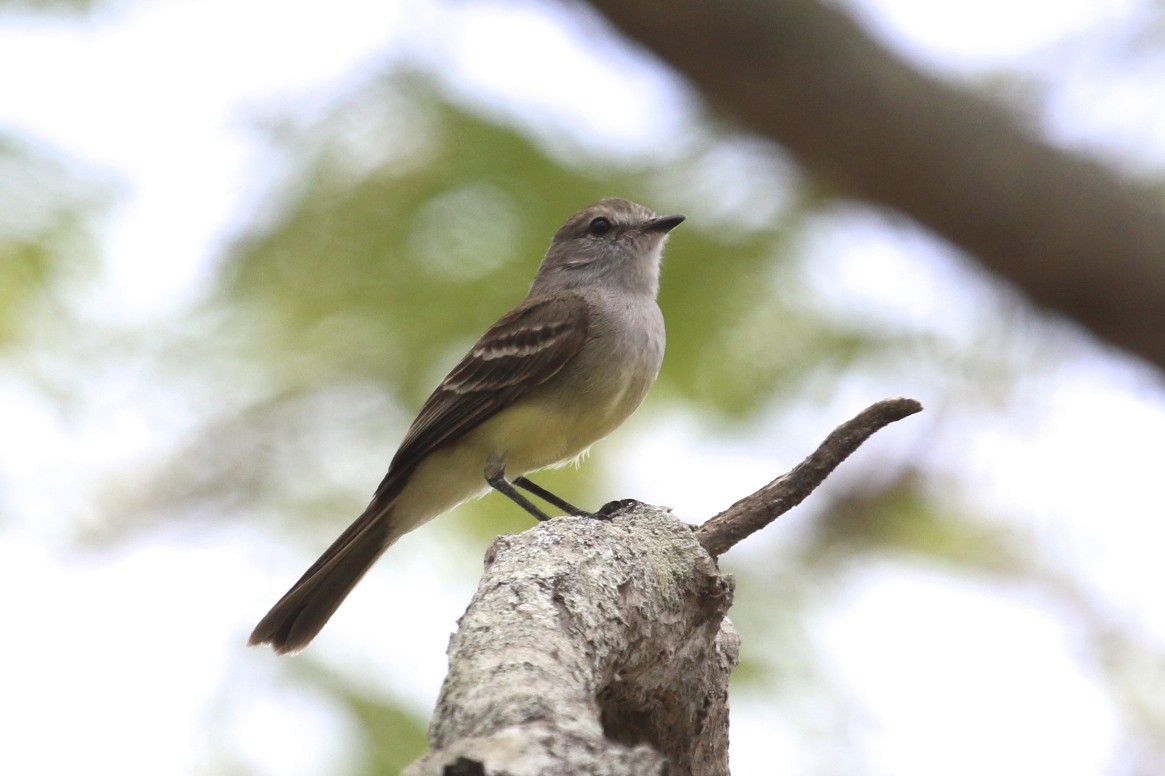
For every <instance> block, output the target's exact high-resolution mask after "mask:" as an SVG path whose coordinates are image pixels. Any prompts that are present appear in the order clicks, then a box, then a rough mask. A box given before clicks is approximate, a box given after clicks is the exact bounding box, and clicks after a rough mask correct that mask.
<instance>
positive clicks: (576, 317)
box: [376, 292, 589, 498]
mask: <svg viewBox="0 0 1165 776" xmlns="http://www.w3.org/2000/svg"><path fill="white" fill-rule="evenodd" d="M588 320H589V316H588V306H587V303H586V301H585V300H583V298H582V297H581V296H579V295H578V294H574V293H570V292H563V293H558V294H552V295H549V296H542V297H537V298H534V299H527V300H526V301H524V302H523V303H522V304H520V305H518V306H517V307H515V308H514V309H513V310H511V311H510V312H508V313H507V314H506V315H504V316H503V317H502V318H501V319H500V320H499V321H498V322H497V323H495V324H494V325H493V326H491V327H490V329H489V331H487V332H486V333H485V334H483V335H482V337H481V339H479V340H478V341H477V344H475V345H474V346H473V347H472V348H471V349H470V351H469V352H468V353H467V354H465V357H464V358H462V359H461V362H460V363H459V364H458V365H457V366H455V367H454V368H453V370H452V371H451V372H450V373H449V374H448V375H447V376H446V377H445V379H444V380H442V381H441V384H440V385H439V386H437V389H436V390H435V391H433V393H432V395H431V396H429V398H428V400H426V401H425V404H424V405H423V406H422V407H421V410H420V412H419V413H418V414H417V419H416V420H414V421H413V424H412V426H410V427H409V430H408V433H407V434H405V438H404V441H403V442H402V443H401V446H400V449H399V450H398V451H397V453H396V456H394V457H393V459H392V464H391V465H390V466H389V469H388V474H387V475H386V476H385V478H384V481H383V482H382V483H381V485H380V487H379V488H377V491H376V495H377V496H378V497H380V498H383V497H384V496H391V495H393V491H395V490H396V489H397V488H398V487H400V485H401V484H403V481H404V480H405V479H407V477H408V474H409V473H411V471H412V470H413V468H414V467H416V465H417V464H418V463H420V462H421V461H422V460H423V459H424V458H425V456H427V455H428V454H429V453H431V452H432V451H433V450H435V449H437V448H438V447H441V446H443V445H446V444H449V443H451V442H453V441H455V440H457V439H460V438H461V437H462V436H464V435H465V434H467V433H468V432H470V431H472V430H473V429H474V428H477V427H478V426H479V425H481V424H482V423H484V422H485V421H486V420H488V419H489V418H491V417H493V416H494V415H496V414H497V413H498V412H500V411H502V410H503V409H505V408H506V407H508V406H510V405H511V404H513V403H514V401H516V400H517V399H518V398H519V397H520V396H522V395H523V394H525V393H526V392H528V391H529V390H530V389H532V388H534V387H535V386H537V385H540V384H541V383H543V382H545V381H546V380H548V379H550V378H551V377H552V376H554V375H555V374H556V373H557V372H558V370H560V369H562V367H563V366H564V365H565V364H566V363H567V362H568V361H570V359H571V358H573V357H574V355H575V354H576V353H578V352H579V350H580V349H581V348H582V346H583V343H584V342H586V338H587V324H588Z"/></svg>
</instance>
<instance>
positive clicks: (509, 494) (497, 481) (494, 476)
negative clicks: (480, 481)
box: [485, 470, 550, 522]
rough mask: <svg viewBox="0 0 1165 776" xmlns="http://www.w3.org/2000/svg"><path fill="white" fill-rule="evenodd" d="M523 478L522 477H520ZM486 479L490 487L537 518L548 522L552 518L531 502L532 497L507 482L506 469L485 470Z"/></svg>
mask: <svg viewBox="0 0 1165 776" xmlns="http://www.w3.org/2000/svg"><path fill="white" fill-rule="evenodd" d="M519 479H521V478H519ZM485 481H486V482H488V483H489V485H490V487H491V488H493V489H494V490H496V491H497V492H499V493H502V494H504V495H505V496H506V498H508V499H509V500H510V501H513V502H514V503H515V504H517V505H518V506H520V507H521V508H522V509H524V510H526V511H527V512H529V513H530V514H531V515H533V517H534V519H535V520H538V521H540V522H546V521H547V520H549V519H550V515H548V514H546V513H545V512H543V511H542V510H541V509H539V508H538V507H536V506H534V504H533V503H531V501H530V499H528V498H526V497H525V496H523V495H522V494H521V493H519V492H518V491H516V490H514V486H513V485H511V484H510V483H508V482H506V474H505V472H504V471H498V472H493V473H491V472H490V471H489V470H486V472H485Z"/></svg>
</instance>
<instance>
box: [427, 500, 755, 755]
mask: <svg viewBox="0 0 1165 776" xmlns="http://www.w3.org/2000/svg"><path fill="white" fill-rule="evenodd" d="M732 591H733V583H732V579H731V577H726V576H723V575H721V574H720V572H719V570H718V569H717V568H716V564H715V562H714V561H713V560H712V559H711V558H710V557H709V556H708V554H707V553H706V552H705V551H704V550H703V548H702V547H701V546H700V545H699V543H698V542H697V541H696V540H695V537H694V536H693V533H692V531H691V529H690V528H689V527H688V526H687V525H685V524H683V523H681V522H679V521H678V520H676V519H675V518H674V517H672V516H671V515H670V514H669V513H668V512H667V511H665V510H662V509H659V508H655V507H646V506H642V505H640V506H639V507H637V508H636V509H635V510H634V511H631V512H627V513H623V514H620V515H618V516H616V517H615V518H614V519H612V520H611V521H601V520H594V519H589V518H574V517H564V518H558V519H555V520H552V521H550V522H548V523H545V524H541V525H538V526H536V527H534V528H532V529H531V530H529V531H526V532H524V533H521V534H518V535H515V536H503V537H501V538H499V539H498V540H497V542H495V544H494V546H493V547H492V548H491V550H490V553H489V555H488V556H487V559H486V571H485V576H484V577H483V579H482V582H481V585H480V586H479V588H478V591H477V594H476V595H475V596H474V599H473V602H472V603H471V604H470V606H469V609H468V611H467V612H466V613H465V616H464V617H462V619H461V622H460V626H459V628H458V631H457V633H456V634H455V635H454V636H453V638H452V639H451V641H450V644H449V664H450V671H449V675H448V677H447V678H446V680H445V684H444V686H443V688H442V690H441V697H440V700H439V702H438V705H437V710H436V714H435V716H434V719H433V721H432V724H431V726H430V730H429V738H430V745H431V747H432V751H431V752H430V753H429V754H428V755H426V756H425V757H424V758H422V759H421V760H419V761H417V762H416V763H414V764H413V765H412V766H411V767H410V768H409V770H407V771H406V774H408V775H409V776H423V775H426V774H433V775H434V776H436V775H437V774H442V775H443V774H446V773H450V774H452V773H464V774H493V773H506V774H508V775H509V776H534V775H536V774H546V775H547V776H548V775H549V774H555V776H558V775H560V774H564V773H587V774H610V775H611V776H617V775H622V774H626V775H627V776H632V775H633V776H644V775H645V774H663V773H667V774H669V776H683V775H684V774H695V775H698V776H713V774H727V773H728V706H727V695H728V676H729V674H730V673H731V671H732V669H733V667H734V666H735V665H736V662H737V654H738V638H737V635H736V632H735V631H734V630H733V628H732V625H731V623H729V622H728V620H727V619H726V618H725V613H726V612H727V611H728V607H729V606H730V605H731V603H732ZM447 769H449V770H447Z"/></svg>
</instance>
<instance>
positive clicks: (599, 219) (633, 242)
mask: <svg viewBox="0 0 1165 776" xmlns="http://www.w3.org/2000/svg"><path fill="white" fill-rule="evenodd" d="M683 220H684V217H683V216H680V215H673V216H657V215H656V214H655V213H654V212H653V211H652V210H651V209H649V208H646V207H644V206H643V205H637V204H635V203H634V202H630V201H628V200H626V199H616V198H611V199H603V200H599V201H598V202H596V203H595V204H593V205H591V206H590V207H586V208H583V209H582V210H580V211H578V212H577V213H575V214H574V215H573V216H571V217H570V218H569V219H567V221H566V223H565V224H563V225H562V227H561V228H559V230H558V231H557V232H556V233H555V234H554V239H553V240H551V242H550V248H549V249H548V250H547V251H546V256H545V257H544V258H543V259H542V265H541V266H540V267H539V268H538V275H537V276H536V277H535V278H534V286H533V288H532V289H531V293H535V292H539V291H556V290H562V289H569V288H577V287H580V286H613V287H617V288H621V289H623V290H626V291H630V292H633V293H642V294H649V295H650V296H652V297H654V296H655V295H656V293H657V292H658V291H659V263H660V258H661V256H662V251H663V243H664V240H665V239H666V238H667V234H668V232H670V231H671V230H672V229H674V228H675V227H677V226H679V224H680V222H681V221H683Z"/></svg>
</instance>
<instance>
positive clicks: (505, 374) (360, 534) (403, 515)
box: [250, 199, 684, 653]
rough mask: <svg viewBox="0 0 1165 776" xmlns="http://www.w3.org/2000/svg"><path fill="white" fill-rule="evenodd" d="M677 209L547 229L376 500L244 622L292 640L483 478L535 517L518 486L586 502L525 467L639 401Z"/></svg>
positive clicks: (587, 218)
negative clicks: (533, 266)
mask: <svg viewBox="0 0 1165 776" xmlns="http://www.w3.org/2000/svg"><path fill="white" fill-rule="evenodd" d="M683 220H684V217H683V216H681V215H670V216H657V215H656V214H655V213H653V212H652V211H651V210H649V209H648V208H646V207H643V206H642V205H637V204H635V203H634V202H629V201H627V200H625V199H604V200H601V201H599V202H597V203H595V204H593V205H591V206H590V207H587V208H584V209H583V210H580V211H579V212H578V213H575V214H574V215H573V216H571V217H570V219H568V220H567V222H566V223H565V224H563V225H562V227H561V228H560V229H559V230H558V231H557V232H556V233H555V235H554V239H553V240H552V241H551V243H550V248H549V249H548V250H547V251H546V255H545V256H544V257H543V259H542V264H541V265H540V266H539V268H538V273H537V274H536V275H535V277H534V283H533V285H532V286H531V288H530V292H529V293H528V294H527V296H526V298H525V299H524V300H523V301H522V302H521V303H520V304H519V305H518V306H517V307H515V308H514V309H513V310H511V311H510V312H508V313H506V314H505V315H503V316H502V317H501V319H500V320H498V322H497V323H495V324H494V325H493V326H491V327H490V328H489V330H488V331H486V333H485V334H484V335H482V337H481V339H480V340H478V341H477V344H475V345H474V346H473V347H472V348H471V349H470V351H469V352H468V353H467V354H466V355H465V357H464V358H462V359H461V361H460V363H458V364H457V366H455V367H454V368H453V371H451V372H450V373H449V374H448V376H446V377H445V379H444V380H442V381H441V384H440V385H439V386H437V389H436V390H435V391H433V394H432V395H431V396H429V398H428V400H427V401H426V402H425V403H424V406H422V407H421V410H420V412H419V413H418V415H417V418H416V420H414V421H413V424H412V426H410V427H409V430H408V433H406V434H405V438H404V441H403V442H402V443H401V446H400V449H399V450H397V453H396V455H395V456H394V457H393V459H392V463H391V464H389V467H388V474H386V475H385V477H384V480H383V481H382V482H381V483H380V487H379V488H377V489H376V494H375V496H373V498H372V502H371V503H370V504H369V505H368V507H367V509H365V510H364V513H363V514H361V515H360V517H358V518H357V519H356V521H355V522H354V523H352V525H350V526H349V527H348V528H347V530H345V531H344V532H343V533H342V534H340V537H339V538H338V539H336V541H335V542H333V543H332V546H331V547H329V548H328V549H327V550H326V551H325V552H324V554H323V555H321V556H320V558H319V560H317V561H316V562H315V563H314V564H312V566H311V568H309V569H308V570H307V571H306V572H304V575H303V576H302V577H300V578H299V581H298V582H296V583H295V584H294V585H292V586H291V589H290V590H288V591H287V593H286V594H285V595H284V596H283V597H282V598H281V599H279V601H278V602H277V603H276V604H275V606H274V607H272V608H271V611H270V612H268V613H267V616H265V617H264V618H263V619H262V620H261V621H260V622H259V624H258V625H257V626H255V630H254V632H252V633H251V638H250V644H251V645H257V644H270V645H271V646H272V648H274V649H275V651H276V652H279V653H286V652H294V651H297V650H300V649H302V648H303V647H304V646H306V645H307V644H308V642H310V641H311V640H312V639H313V638H315V636H316V634H317V633H319V631H320V629H321V628H323V626H324V624H325V623H326V622H327V621H328V619H329V618H330V617H331V616H332V615H333V614H334V613H335V611H336V609H337V608H338V607H339V606H340V604H341V603H342V602H343V600H344V598H345V597H347V595H348V593H349V592H351V590H352V588H353V587H355V585H356V583H357V582H359V581H360V578H361V577H363V576H364V573H365V572H366V571H368V569H369V568H370V567H371V566H372V564H373V563H374V562H375V561H376V559H377V558H379V557H380V555H381V554H382V553H383V552H384V551H385V550H387V549H388V548H389V547H390V546H391V545H392V544H393V542H395V541H396V540H397V539H399V538H400V537H401V536H403V535H404V534H405V533H407V532H409V531H411V530H413V529H414V528H416V527H417V526H419V525H421V524H422V523H425V522H427V521H428V520H431V519H432V518H434V517H436V516H437V515H440V514H442V513H443V512H446V511H448V510H450V509H452V508H453V507H455V506H457V505H458V504H460V503H462V502H464V501H467V500H469V499H473V498H477V497H479V496H481V495H483V494H485V493H487V492H488V491H489V490H490V488H493V489H495V490H498V491H500V492H502V493H504V494H505V495H506V496H507V497H509V498H510V499H511V500H513V501H514V502H515V503H517V504H518V505H519V506H521V507H522V508H523V509H525V510H526V511H527V512H529V513H530V514H531V515H533V516H534V517H535V518H537V519H539V520H546V519H548V518H547V515H546V514H545V513H544V512H543V511H542V510H541V509H539V508H538V507H537V506H535V505H534V504H533V503H532V502H531V501H530V500H529V499H528V498H527V497H526V496H525V495H523V494H522V493H520V492H519V491H518V488H521V489H522V490H525V491H526V492H527V493H531V494H533V495H535V496H537V497H538V498H540V499H542V500H544V501H546V502H547V503H549V504H552V505H554V506H556V507H558V508H559V509H562V510H564V511H566V512H569V513H570V514H574V515H586V514H588V513H587V512H584V511H583V510H581V509H578V508H577V507H575V506H573V505H571V504H569V503H568V502H566V501H564V500H563V499H561V498H559V497H557V496H555V495H554V494H553V493H550V492H549V491H547V490H544V489H543V488H540V487H538V486H537V485H535V484H534V483H533V482H530V481H529V480H527V479H526V478H525V477H524V476H523V475H525V474H526V473H527V472H532V471H536V470H538V469H543V468H546V467H551V466H559V465H562V464H565V463H569V462H570V461H573V460H575V459H577V458H578V457H579V456H581V455H582V454H583V453H585V452H586V450H587V448H589V447H590V446H591V445H592V444H594V443H595V442H596V441H598V440H599V439H601V438H602V437H604V436H606V435H607V434H609V433H610V432H611V431H612V430H613V429H614V428H615V427H616V426H618V425H619V424H620V423H622V422H623V421H624V420H626V419H627V417H628V416H629V415H630V414H631V413H632V412H634V411H635V409H636V407H638V406H639V403H640V402H641V401H642V400H643V397H644V396H645V395H646V393H647V390H648V389H649V388H650V387H651V385H652V383H654V382H655V378H656V375H658V373H659V367H660V364H661V363H662V361H663V351H664V340H665V338H664V325H663V314H662V313H661V312H660V310H659V306H658V305H657V304H656V294H657V292H658V290H659V268H660V261H661V257H662V251H663V244H664V242H665V240H666V237H667V235H668V233H669V232H670V231H671V230H672V229H674V228H675V227H676V226H678V225H679V224H680V222H682V221H683Z"/></svg>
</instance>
